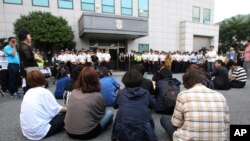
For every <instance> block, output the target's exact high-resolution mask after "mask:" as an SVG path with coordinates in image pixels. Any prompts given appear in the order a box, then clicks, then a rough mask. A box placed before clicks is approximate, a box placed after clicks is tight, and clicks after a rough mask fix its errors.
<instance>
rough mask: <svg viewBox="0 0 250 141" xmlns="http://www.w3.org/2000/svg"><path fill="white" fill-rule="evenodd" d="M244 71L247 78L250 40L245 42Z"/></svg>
mask: <svg viewBox="0 0 250 141" xmlns="http://www.w3.org/2000/svg"><path fill="white" fill-rule="evenodd" d="M244 69H245V70H246V73H247V78H248V79H249V77H250V39H248V41H247V47H246V49H245V51H244Z"/></svg>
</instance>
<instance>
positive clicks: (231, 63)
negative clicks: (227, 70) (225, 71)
mask: <svg viewBox="0 0 250 141" xmlns="http://www.w3.org/2000/svg"><path fill="white" fill-rule="evenodd" d="M232 66H237V63H236V62H235V61H233V60H229V61H228V63H227V67H232Z"/></svg>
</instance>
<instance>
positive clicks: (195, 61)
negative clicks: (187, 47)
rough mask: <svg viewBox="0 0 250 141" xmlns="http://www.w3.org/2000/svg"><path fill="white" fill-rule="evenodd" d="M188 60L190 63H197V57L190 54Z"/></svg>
mask: <svg viewBox="0 0 250 141" xmlns="http://www.w3.org/2000/svg"><path fill="white" fill-rule="evenodd" d="M190 59H191V62H192V63H197V62H198V57H197V55H195V54H191V56H190Z"/></svg>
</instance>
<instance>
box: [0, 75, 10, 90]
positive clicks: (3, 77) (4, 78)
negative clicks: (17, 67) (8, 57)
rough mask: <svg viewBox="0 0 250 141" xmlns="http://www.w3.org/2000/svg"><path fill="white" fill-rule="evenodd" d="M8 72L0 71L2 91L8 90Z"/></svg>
mask: <svg viewBox="0 0 250 141" xmlns="http://www.w3.org/2000/svg"><path fill="white" fill-rule="evenodd" d="M6 82H8V70H1V71H0V85H1V90H2V91H4V92H5V91H7V90H8V83H6Z"/></svg>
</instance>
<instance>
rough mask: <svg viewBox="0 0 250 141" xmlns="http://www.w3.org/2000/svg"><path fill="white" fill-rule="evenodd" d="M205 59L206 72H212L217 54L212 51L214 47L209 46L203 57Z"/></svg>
mask: <svg viewBox="0 0 250 141" xmlns="http://www.w3.org/2000/svg"><path fill="white" fill-rule="evenodd" d="M205 57H206V58H207V70H208V72H213V71H214V62H215V60H216V58H217V53H216V51H214V46H210V50H209V51H208V52H207V54H206V55H205Z"/></svg>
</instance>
